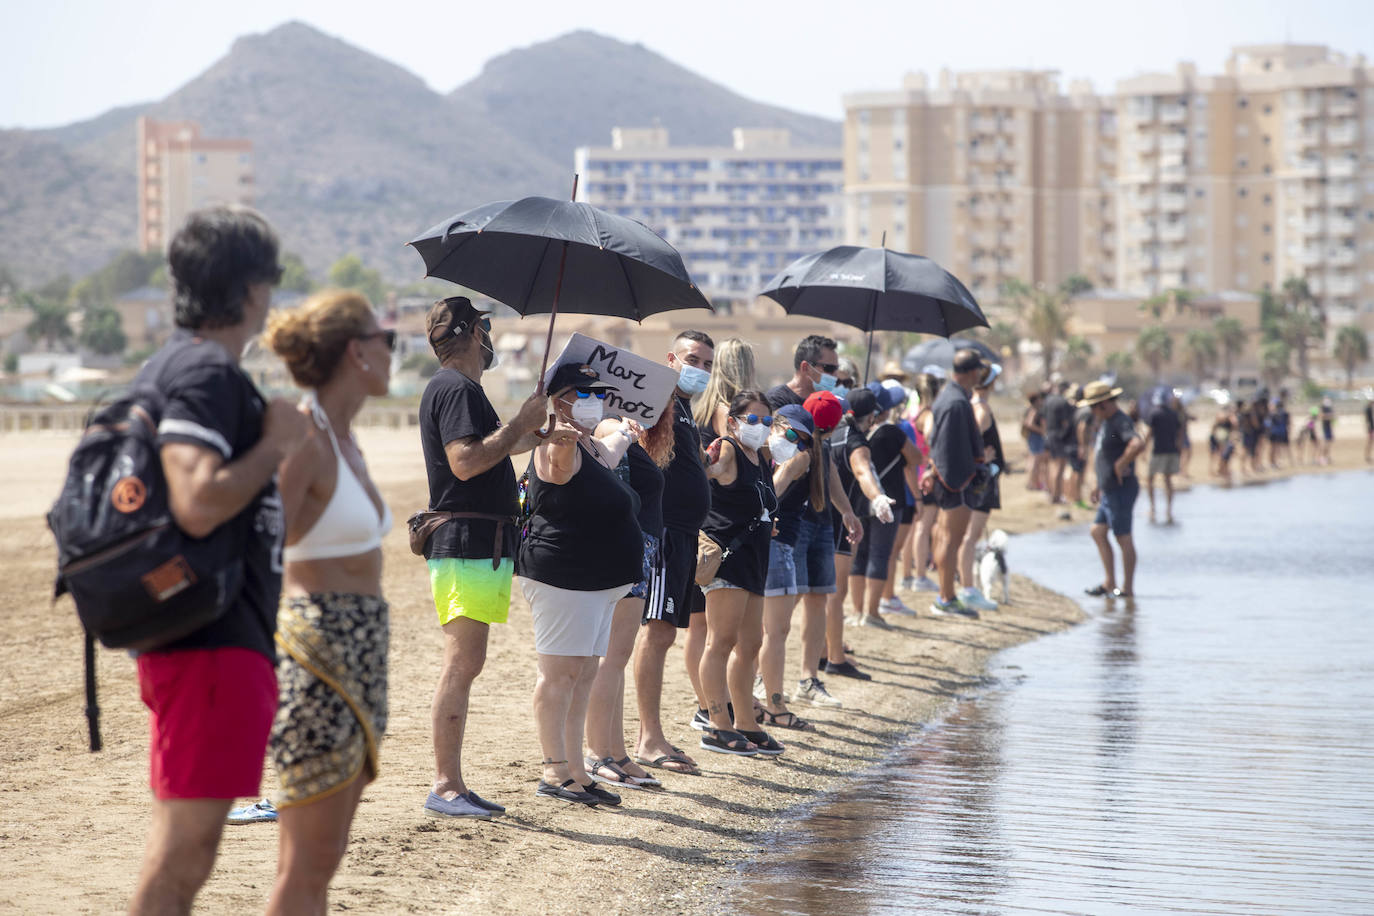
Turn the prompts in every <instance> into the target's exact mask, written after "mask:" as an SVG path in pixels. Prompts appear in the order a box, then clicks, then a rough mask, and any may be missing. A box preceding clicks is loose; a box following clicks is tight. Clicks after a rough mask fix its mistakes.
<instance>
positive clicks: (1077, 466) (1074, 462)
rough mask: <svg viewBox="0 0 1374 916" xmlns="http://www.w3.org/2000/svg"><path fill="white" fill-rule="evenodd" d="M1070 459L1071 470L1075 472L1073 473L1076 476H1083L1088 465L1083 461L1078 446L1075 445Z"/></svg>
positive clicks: (1070, 453)
mask: <svg viewBox="0 0 1374 916" xmlns="http://www.w3.org/2000/svg"><path fill="white" fill-rule="evenodd" d="M1068 457H1069V470H1071V471H1073V472H1074V473H1076V474H1082V473H1083V468H1084V467H1086V466H1087V465H1086V464H1085V462H1084V461H1083V456H1082V455H1080V454H1078V446H1077V445H1075V446H1074V447H1073V449H1072V450H1071V451H1070V452H1069V455H1068Z"/></svg>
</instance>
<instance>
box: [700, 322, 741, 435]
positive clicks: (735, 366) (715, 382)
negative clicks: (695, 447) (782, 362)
mask: <svg viewBox="0 0 1374 916" xmlns="http://www.w3.org/2000/svg"><path fill="white" fill-rule="evenodd" d="M754 387H755V383H754V348H753V347H751V346H749V344H747V343H745V342H744V341H743V340H740V339H739V338H738V337H731V338H729V339H727V340H722V341H721V342H720V346H719V347H717V348H716V351H715V360H714V364H713V365H712V367H711V379H710V381H708V382H707V383H706V390H705V391H703V392H702V393H701V397H700V398H698V399H697V404H696V407H695V408H693V410H692V415H693V417H694V418H695V419H696V421H697V431H698V432H699V433H700V435H701V447H702V448H703V449H704V448H706V447H707V446H709V445H710V444H711V443H712V442H713V441H715V440H716V439H718V438H720V437H721V436H724V435H725V430H726V427H727V425H728V424H727V423H726V418H727V416H728V414H729V410H730V402H731V401H732V400H734V398H735V395H737V394H739V393H740V392H741V391H744V390H745V389H750V390H752V389H753V388H754Z"/></svg>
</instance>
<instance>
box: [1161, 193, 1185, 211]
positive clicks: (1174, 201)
mask: <svg viewBox="0 0 1374 916" xmlns="http://www.w3.org/2000/svg"><path fill="white" fill-rule="evenodd" d="M1159 208H1160V209H1161V210H1163V211H1164V212H1166V213H1177V212H1180V211H1182V210H1186V209H1187V208H1188V195H1187V194H1161V195H1159Z"/></svg>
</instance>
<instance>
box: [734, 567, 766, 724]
mask: <svg viewBox="0 0 1374 916" xmlns="http://www.w3.org/2000/svg"><path fill="white" fill-rule="evenodd" d="M744 594H745V595H747V596H748V597H747V598H746V599H745V603H744V612H743V613H742V614H741V615H740V621H739V629H738V630H737V631H736V634H735V651H734V652H733V653H731V655H730V660H729V663H728V666H727V669H726V679H727V681H728V683H729V686H730V700H731V702H733V703H734V704H735V731H739V730H740V729H744V730H746V731H753V730H754V728H755V723H754V660H755V659H756V658H758V654H759V647H760V646H761V645H762V643H763V596H762V595H754V594H751V593H749V592H745V593H744Z"/></svg>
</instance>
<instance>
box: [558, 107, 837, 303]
mask: <svg viewBox="0 0 1374 916" xmlns="http://www.w3.org/2000/svg"><path fill="white" fill-rule="evenodd" d="M733 141H734V142H733V144H732V145H730V146H719V147H716V146H679V147H675V146H672V145H670V143H669V140H668V130H667V129H666V128H663V127H648V128H620V127H618V128H615V129H614V130H613V131H612V132H611V145H610V146H608V147H580V148H578V149H577V151H576V153H575V167H576V169H577V172H578V174H579V175H580V176H581V180H580V183H579V184H578V191H577V198H578V200H584V201H586V202H587V203H590V204H594V205H596V206H598V207H600V208H602V209H604V210H607V211H609V212H611V213H617V214H620V215H622V216H629V217H632V218H634V219H637V220H639V221H640V222H642V223H644V224H645V225H647V226H649V227H650V228H651V229H653V230H654V231H655V232H657V233H658V234H659V235H661V236H663V237H664V238H665V239H667V240H668V242H669V243H670V244H672V245H673V247H675V248H677V250H678V251H679V252H681V253H682V258H683V261H684V263H685V264H686V265H687V269H688V271H689V272H690V273H691V275H692V278H693V280H695V281H696V283H697V285H698V286H699V287H700V288H701V290H702V292H703V293H704V294H705V295H706V296H707V298H709V299H711V300H712V302H716V303H727V302H740V301H748V300H750V299H752V298H753V297H754V296H755V295H757V294H758V291H759V290H760V289H762V288H763V286H764V285H765V284H766V283H767V282H768V281H769V280H771V279H772V278H773V276H774V274H776V273H777V272H778V271H779V270H781V269H782V268H783V267H784V266H786V265H787V264H788V263H789V262H790V261H793V260H795V259H796V258H799V257H801V256H802V255H805V254H810V253H811V252H813V251H817V250H820V249H824V248H828V247H830V246H832V245H838V244H840V242H841V235H842V233H843V219H842V217H841V206H842V203H841V193H842V185H843V166H842V163H841V154H840V150H838V149H826V148H811V147H800V146H793V145H792V142H791V136H790V134H789V132H788V131H787V130H783V129H763V128H735V130H734V132H733Z"/></svg>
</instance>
